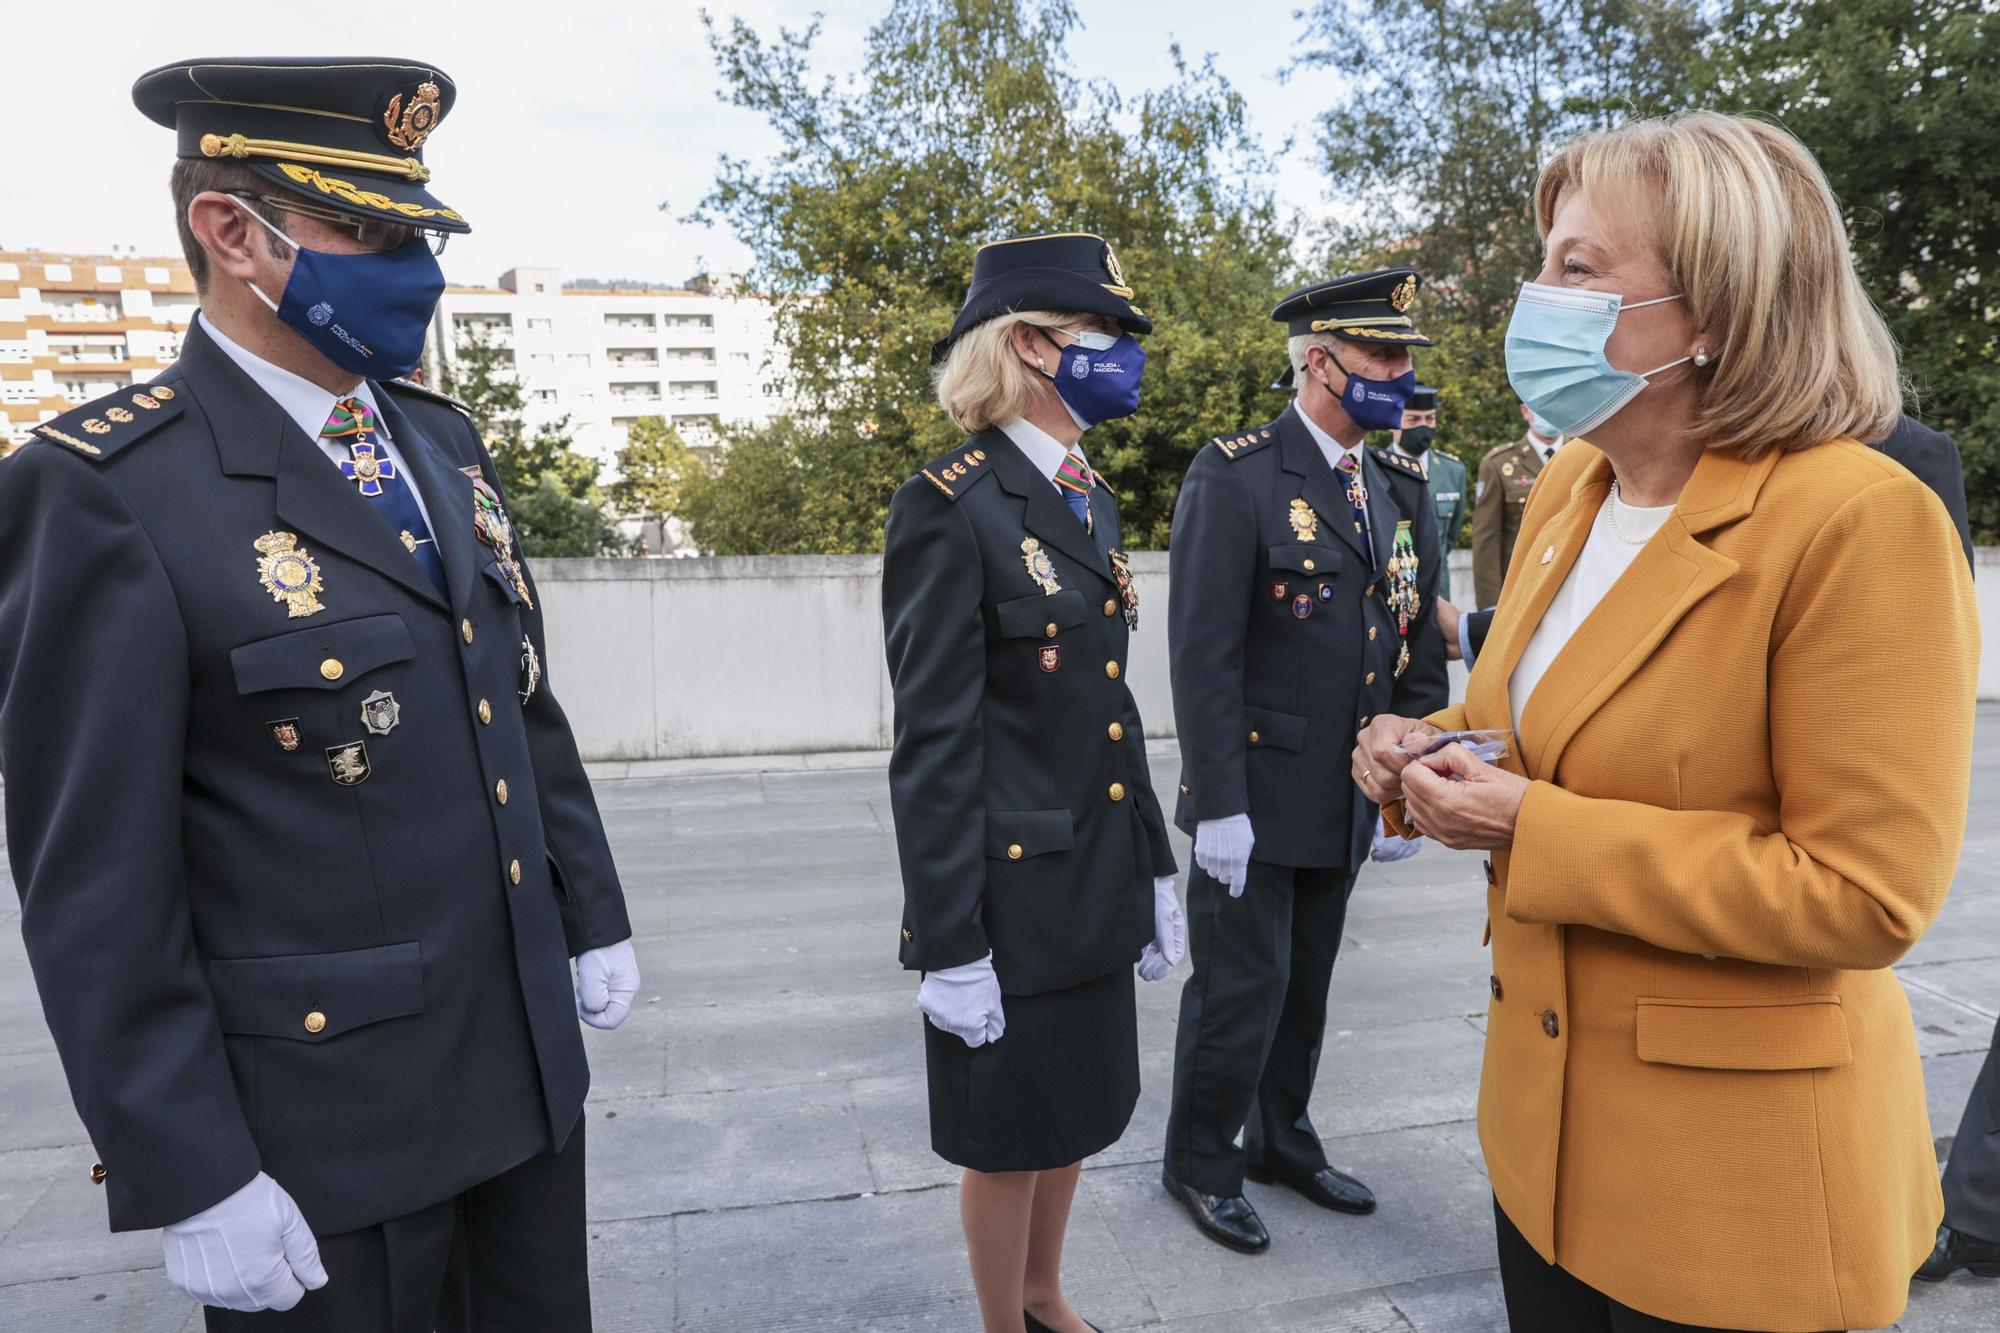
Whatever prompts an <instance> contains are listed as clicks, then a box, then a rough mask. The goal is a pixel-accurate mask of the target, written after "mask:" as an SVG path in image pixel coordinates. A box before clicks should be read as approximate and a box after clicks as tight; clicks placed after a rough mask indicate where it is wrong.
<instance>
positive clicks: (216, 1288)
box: [160, 1171, 326, 1313]
mask: <svg viewBox="0 0 2000 1333" xmlns="http://www.w3.org/2000/svg"><path fill="white" fill-rule="evenodd" d="M160 1241H161V1244H162V1246H163V1247H164V1249H165V1250H166V1257H167V1281H169V1282H171V1283H173V1284H174V1286H175V1287H177V1288H179V1289H180V1291H181V1293H182V1294H183V1295H185V1296H187V1297H188V1298H190V1299H191V1300H194V1301H196V1302H198V1303H199V1304H202V1305H214V1306H219V1307H220V1308H222V1309H224V1310H241V1311H244V1312H245V1313H254V1312H256V1311H258V1310H289V1309H291V1308H292V1307H293V1306H294V1305H297V1304H298V1303H299V1302H300V1301H302V1300H304V1299H305V1295H306V1293H307V1292H308V1291H318V1290H319V1289H320V1288H321V1287H324V1286H325V1285H326V1269H325V1268H323V1267H321V1266H320V1262H319V1243H318V1242H317V1241H315V1240H314V1239H313V1233H312V1228H311V1227H309V1226H307V1225H306V1219H305V1218H304V1216H302V1215H301V1214H300V1212H299V1206H298V1205H297V1204H295V1203H293V1202H292V1196H291V1195H289V1194H287V1193H285V1191H284V1189H283V1188H282V1187H281V1186H280V1185H279V1184H278V1182H277V1181H275V1180H273V1179H271V1178H270V1177H269V1176H267V1175H265V1174H264V1173H263V1172H262V1171H259V1172H258V1173H257V1174H256V1176H255V1177H254V1178H253V1179H252V1180H251V1181H250V1183H249V1184H248V1185H245V1186H244V1187H243V1188H242V1189H240V1190H238V1191H236V1193H234V1194H232V1195H230V1196H229V1197H228V1198H226V1199H224V1200H223V1201H222V1202H221V1203H218V1204H216V1205H215V1206H214V1207H212V1208H205V1209H203V1210H202V1211H201V1212H198V1213H196V1214H195V1215H194V1216H193V1217H190V1218H187V1219H186V1220H184V1221H180V1222H176V1223H174V1224H173V1225H172V1226H170V1227H167V1228H166V1229H165V1230H163V1231H161V1232H160Z"/></svg>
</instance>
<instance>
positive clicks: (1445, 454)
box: [1431, 449, 1465, 463]
mask: <svg viewBox="0 0 2000 1333" xmlns="http://www.w3.org/2000/svg"><path fill="white" fill-rule="evenodd" d="M1431 452H1432V453H1434V454H1436V455H1437V456H1438V457H1440V458H1449V459H1450V460H1451V461H1452V462H1454V463H1463V462H1464V461H1465V460H1464V459H1463V458H1460V457H1459V456H1458V455H1457V454H1455V453H1453V452H1452V451H1451V450H1449V449H1433V450H1431Z"/></svg>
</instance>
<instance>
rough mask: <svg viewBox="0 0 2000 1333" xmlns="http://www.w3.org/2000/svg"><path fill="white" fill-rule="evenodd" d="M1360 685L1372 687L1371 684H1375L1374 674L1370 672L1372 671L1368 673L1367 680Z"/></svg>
mask: <svg viewBox="0 0 2000 1333" xmlns="http://www.w3.org/2000/svg"><path fill="white" fill-rule="evenodd" d="M1361 683H1362V684H1363V685H1373V684H1374V683H1375V673H1374V672H1372V671H1371V672H1369V673H1368V678H1367V679H1366V680H1364V681H1362V682H1361Z"/></svg>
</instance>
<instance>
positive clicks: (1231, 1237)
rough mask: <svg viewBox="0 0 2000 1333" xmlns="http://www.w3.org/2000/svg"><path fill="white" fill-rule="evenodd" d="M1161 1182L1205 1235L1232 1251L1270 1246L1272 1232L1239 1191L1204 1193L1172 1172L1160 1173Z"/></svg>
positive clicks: (1248, 1251)
mask: <svg viewBox="0 0 2000 1333" xmlns="http://www.w3.org/2000/svg"><path fill="white" fill-rule="evenodd" d="M1160 1184H1162V1185H1164V1186H1165V1187H1166V1190H1167V1193H1169V1194H1171V1195H1173V1196H1174V1198H1175V1199H1176V1200H1178V1201H1179V1203H1180V1205H1181V1206H1182V1207H1183V1208H1186V1209H1187V1210H1188V1216H1189V1217H1192V1218H1193V1219H1194V1224H1195V1225H1196V1226H1198V1227H1200V1228H1201V1231H1202V1234H1203V1235H1205V1236H1207V1237H1208V1238H1209V1239H1210V1240H1213V1241H1219V1242H1221V1243H1222V1244H1224V1245H1227V1246H1228V1247H1229V1248H1230V1249H1232V1250H1241V1251H1243V1253H1245V1254H1257V1253H1259V1252H1260V1251H1262V1250H1265V1249H1268V1248H1270V1244H1271V1233H1270V1232H1268V1231H1266V1230H1264V1224H1263V1222H1261V1221H1260V1220H1258V1217H1257V1210H1256V1209H1255V1208H1252V1207H1251V1206H1250V1201H1249V1200H1248V1199H1246V1198H1244V1197H1243V1196H1242V1195H1240V1194H1231V1195H1228V1196H1226V1197H1225V1196H1223V1195H1219V1194H1203V1193H1202V1192H1201V1191H1200V1190H1198V1189H1196V1188H1195V1187H1194V1186H1192V1185H1183V1184H1182V1183H1181V1182H1180V1181H1178V1180H1175V1179H1174V1177H1173V1173H1172V1172H1170V1171H1162V1172H1160Z"/></svg>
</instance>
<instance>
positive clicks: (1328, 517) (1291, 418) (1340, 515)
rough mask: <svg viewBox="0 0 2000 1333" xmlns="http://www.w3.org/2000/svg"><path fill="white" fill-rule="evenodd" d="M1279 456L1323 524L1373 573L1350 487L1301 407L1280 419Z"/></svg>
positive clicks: (1372, 565)
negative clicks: (1301, 416)
mask: <svg viewBox="0 0 2000 1333" xmlns="http://www.w3.org/2000/svg"><path fill="white" fill-rule="evenodd" d="M1278 452H1279V461H1280V462H1281V464H1282V465H1283V467H1284V469H1285V471H1287V472H1290V473H1293V474H1295V475H1296V476H1297V477H1298V478H1299V494H1300V495H1301V496H1303V497H1304V498H1305V502H1306V503H1307V504H1309V505H1311V506H1312V507H1313V512H1315V513H1317V514H1318V515H1319V517H1320V521H1321V522H1322V523H1324V524H1326V526H1327V527H1328V528H1330V529H1331V530H1332V531H1333V533H1334V535H1335V536H1337V537H1339V538H1340V539H1341V540H1342V541H1344V542H1346V543H1347V545H1348V547H1349V548H1350V549H1352V550H1353V552H1354V553H1355V554H1356V555H1358V556H1360V557H1361V559H1362V562H1363V563H1364V564H1366V565H1367V566H1368V567H1369V568H1370V569H1373V568H1374V567H1375V558H1374V555H1373V554H1372V553H1371V552H1370V551H1369V549H1368V544H1367V543H1366V542H1364V541H1362V539H1361V534H1360V533H1358V532H1356V531H1355V530H1354V506H1353V505H1351V504H1349V503H1348V502H1347V483H1346V482H1345V481H1344V480H1342V478H1341V476H1340V474H1339V473H1337V472H1335V471H1334V470H1333V468H1332V467H1331V466H1329V465H1328V463H1327V461H1326V455H1325V454H1323V453H1321V452H1320V448H1319V442H1318V441H1317V440H1315V439H1313V436H1312V432H1311V431H1310V430H1308V429H1307V428H1306V423H1305V422H1303V421H1301V420H1300V419H1299V405H1298V404H1297V403H1293V404H1292V405H1291V406H1290V407H1287V408H1286V409H1285V411H1284V414H1283V415H1282V416H1280V417H1279V418H1278ZM1364 484H1365V483H1364ZM1369 517H1370V519H1371V520H1372V519H1373V517H1374V515H1373V514H1372V513H1371V514H1370V515H1369Z"/></svg>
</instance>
